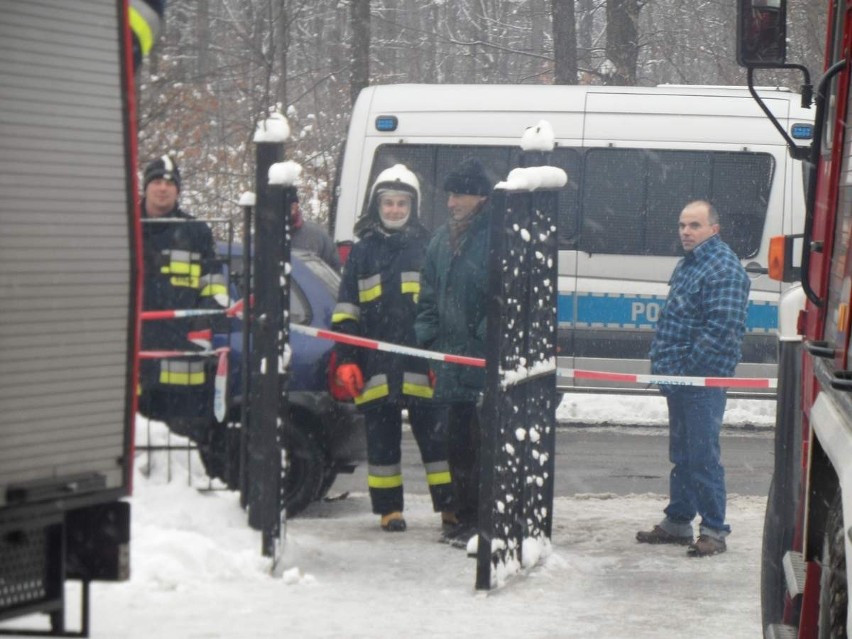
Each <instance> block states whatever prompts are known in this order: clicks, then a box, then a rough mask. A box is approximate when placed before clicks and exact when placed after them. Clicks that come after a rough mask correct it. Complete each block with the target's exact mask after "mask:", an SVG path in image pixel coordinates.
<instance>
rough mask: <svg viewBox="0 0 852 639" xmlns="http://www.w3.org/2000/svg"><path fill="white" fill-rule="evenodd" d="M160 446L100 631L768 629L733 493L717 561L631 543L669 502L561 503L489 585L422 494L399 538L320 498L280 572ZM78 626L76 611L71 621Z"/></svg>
mask: <svg viewBox="0 0 852 639" xmlns="http://www.w3.org/2000/svg"><path fill="white" fill-rule="evenodd" d="M772 412H773V405H772V404H771V403H769V402H758V401H755V402H744V401H739V402H731V405H730V410H729V412H728V420H727V421H728V423H729V424H734V425H743V424H751V425H754V426H756V427H769V426H771V424H772V423H773V419H774V418H773V415H772ZM559 416H560V418H562V419H565V420H571V421H579V422H583V423H608V424H628V423H637V422H638V423H641V424H645V425H649V426H654V425H662V424H665V406H664V404H663V403H661V400H660V398H626V397H619V398H618V399H617V400H613V401H601V396H588V395H586V396H583V395H570V396H568V397H566V399H565V401H563V404H562V406H561V407H560V409H559ZM163 455H164V454H163V453H157V454H155V457H154V458H153V460H152V463H151V464H150V467H149V464H148V461H149V460H147V459H146V458H145V455H140V456H139V458H138V459H137V463H136V478H135V489H134V496H133V536H132V572H133V575H132V578H131V580H130V581H129V582H126V583H118V584H96V585H94V587H93V593H92V595H93V596H92V637H95V638H102V639H113V638H119V637H121V638H126V639H136V638H139V639H142V638H144V639H150V638H151V637H156V638H157V639H187V638H198V639H202V638H203V639H208V638H210V639H213V638H224V637H228V638H231V637H246V638H252V639H263V638H266V637H269V638H273V637H274V638H276V639H281V638H283V637H288V638H290V637H292V638H302V637H307V638H314V637H317V638H319V637H334V638H336V639H337V638H352V639H355V638H368V637H369V638H371V639H373V638H383V637H394V638H417V637H424V638H425V637H428V638H429V639H434V638H436V637H437V638H442V637H481V638H483V639H485V638H487V639H499V638H502V637H513V638H515V637H525V638H528V639H534V638H541V639H545V638H546V639H557V638H564V639H569V638H572V639H573V638H577V639H580V638H582V639H587V638H589V637H604V638H610V639H620V638H623V639H643V638H669V637H680V636H687V635H694V636H699V637H702V638H703V639H714V638H719V639H721V638H723V637H724V638H726V639H730V638H738V637H742V638H745V637H749V638H752V637H759V636H761V630H760V603H759V590H758V586H759V557H760V538H761V526H762V519H763V510H764V499H763V498H762V497H751V496H738V495H730V499H729V510H728V514H729V517H728V518H729V521H730V523H731V524H732V526H733V528H734V531H735V532H734V534H733V535H732V536H731V538H730V540H729V541H730V544H729V550H728V552H727V553H725V554H723V555H719V556H717V557H712V558H708V559H690V558H687V557H686V556H685V552H684V549H683V548H682V547H648V546H640V545H638V544H637V543H636V542H635V541H634V534H635V531H636V530H637V529H639V528H643V527H646V526H648V524H649V523H651V522H654V521H656V520H657V519H659V516H660V511H661V509H662V507H663V506H664V505H665V501H666V497H665V495H655V494H643V495H629V496H614V495H610V494H594V495H592V494H577V495H572V496H567V497H558V498H557V499H556V500H555V504H554V527H553V538H552V542H553V545H552V552H551V554H550V555H549V556H548V557H547V558H546V559H545V560H544V561H543V562H542V564H541V565H540V566H538V567H536V568H535V569H533V570H531V571H529V572H528V573H526V574H524V575H521V576H518V577H515V578H513V579H512V580H510V581H509V582H508V583H507V584H506V585H505V586H504V587H503V588H501V589H498V590H496V591H493V592H491V593H488V594H485V593H482V592H477V591H476V590H475V589H474V587H473V586H474V577H475V561H474V560H473V559H469V558H467V557H466V555H465V553H464V551H461V550H458V549H455V548H451V547H449V546H446V545H443V544H439V543H437V538H438V534H439V522H438V517H437V515H435V514H434V513H432V512H431V508H430V505H429V503H428V498H427V497H426V496H425V495H407V496H406V519H407V521H408V524H409V529H408V531H407V532H406V533H404V534H395V535H391V534H387V533H383V532H381V531H380V530H379V529H378V526H377V523H376V517H375V516H374V515H372V514H371V513H370V507H369V499H368V496H367V494H366V491H364V492H360V493H354V494H350V495H349V497H348V498H347V499H345V500H340V501H330V502H325V503H318V504H316V505H315V506H313V507H311V508H310V509H308V511H306V513H305V514H304V515H303V516H302V517H299V518H297V519H293V520H292V521H290V522H289V523H288V527H287V543H286V556H285V559H286V562H285V564H286V567H287V569H286V571H285V572H284V574H283V576H282V577H280V578H275V577H272V576H270V574H269V568H270V565H269V561H268V560H267V559H265V558H263V557H262V556H261V554H260V534H259V533H257V532H254V531H252V530H250V529H249V528H248V526H247V525H246V515H245V513H244V512H243V511H242V510H241V509H240V508H239V503H238V497H237V495H235V494H232V493H229V492H226V491H213V492H201V491H199V490H198V489H197V488H195V487H193V486H190V485H188V482H187V471H186V470H185V468H186V467H185V465H184V464H185V461H184V460H183V456H178V459H173V465H172V466H171V474H172V479H171V481H169V480H168V477H167V475H168V470H169V469H168V467H167V464H166V463H165V460H164V459H163ZM192 467H193V468H196V469H199V468H200V463H194V464H192ZM557 471H558V469H557ZM146 473H147V476H146ZM193 483H196V485H199V486H200V485H203V483H204V482H203V481H202V480H201V478H200V477H199V476H195V478H194V480H193ZM75 588H76V586H73V585H72V586H70V587H69V589H68V591H69V592H68V597H69V608H70V609H71V610H70V612H72V613H73V612H76V611H75V610H74V605H75V604H74V603H73V602H75V601H76V600H77V598H78V593H77V592H76V589H75ZM24 623H26V624H28V625H32V626H34V625H42V627H43V624H44V622H43V619H41V618H38V617H34V618H28V619H26V620H22V619H17V620H13V621H12V622H10V623H7V624H4V625H5V626H8V625H13V626H15V627H21V626H22V625H24ZM76 623H77V620H76V619H75V618H74V616H73V615H72V614H69V627H70V628H74V627H76ZM0 627H3V625H0Z"/></svg>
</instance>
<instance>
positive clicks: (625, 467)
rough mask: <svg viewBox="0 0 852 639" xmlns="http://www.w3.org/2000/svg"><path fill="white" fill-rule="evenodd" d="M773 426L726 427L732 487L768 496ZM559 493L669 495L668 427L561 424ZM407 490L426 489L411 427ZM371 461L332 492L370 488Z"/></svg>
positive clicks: (735, 490)
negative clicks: (768, 428)
mask: <svg viewBox="0 0 852 639" xmlns="http://www.w3.org/2000/svg"><path fill="white" fill-rule="evenodd" d="M772 438H773V433H772V431H756V432H755V431H742V430H737V429H726V431H725V432H724V434H723V437H722V462H723V464H724V465H725V471H726V477H727V485H728V492H729V493H735V494H740V495H766V494H767V491H768V490H769V481H770V478H771V474H772V464H773V452H772V448H773V440H772ZM555 463H556V486H555V494H556V495H557V496H566V495H574V494H577V493H592V494H599V493H614V494H617V495H629V494H644V493H654V494H660V495H666V494H668V475H669V470H670V468H671V464H670V463H669V461H668V436H667V434H666V432H665V430H663V429H647V428H631V427H625V426H618V427H613V428H600V427H598V428H585V427H560V428H559V430H558V431H557V436H556V462H555ZM403 477H404V478H405V490H406V491H411V492H413V493H414V494H418V493H424V494H425V493H426V492H427V488H426V483H425V480H424V476H423V467H422V465H421V464H420V461H419V456H418V451H417V446H416V444H415V443H414V439H413V437H412V435H411V433H410V431H409V430H408V429H406V432H405V433H404V434H403ZM366 485H367V480H366V465H365V464H364V465H361V466H359V467H358V468H357V469H356V471H355V473H354V474H353V475H341V476H339V477H338V479H337V481H336V482H335V484H334V486H333V487H332V489H331V492H330V494H329V496H333V495H335V494H339V493H342V492H345V491H357V492H363V491H364V490H366Z"/></svg>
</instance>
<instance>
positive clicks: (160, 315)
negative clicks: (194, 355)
mask: <svg viewBox="0 0 852 639" xmlns="http://www.w3.org/2000/svg"><path fill="white" fill-rule="evenodd" d="M242 314H243V300H237V301H236V302H234V304H232V305H231V306H229V307H228V308H190V309H167V310H160V311H142V312H141V313H140V314H139V316H140V318H141V319H142V321H143V322H144V321H150V320H168V319H184V318H186V317H205V316H207V315H224V316H225V317H237V316H242Z"/></svg>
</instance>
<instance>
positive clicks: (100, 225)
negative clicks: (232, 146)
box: [0, 0, 141, 636]
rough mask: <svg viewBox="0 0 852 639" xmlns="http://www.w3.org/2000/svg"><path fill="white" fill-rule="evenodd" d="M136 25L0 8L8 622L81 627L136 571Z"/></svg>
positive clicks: (55, 631) (81, 12) (80, 9)
mask: <svg viewBox="0 0 852 639" xmlns="http://www.w3.org/2000/svg"><path fill="white" fill-rule="evenodd" d="M132 19H133V17H132V15H131V16H128V8H127V0H123V1H121V0H80V1H79V2H66V1H65V0H40V1H39V2H3V3H0V634H16V635H17V634H26V635H33V634H47V635H53V636H72V635H79V636H88V632H89V614H88V610H89V607H88V602H89V584H90V583H91V582H92V581H95V580H109V581H112V580H121V579H127V578H128V575H129V540H130V504H129V503H128V502H127V501H126V499H125V498H126V497H127V496H128V495H129V494H130V490H131V472H132V453H133V450H132V442H133V420H134V416H135V412H136V405H135V397H136V376H137V365H136V361H137V355H136V353H137V350H138V337H137V336H138V318H139V306H140V286H139V278H140V273H141V262H140V260H139V255H140V252H139V248H138V247H139V237H140V233H139V215H138V205H137V203H136V193H137V186H136V169H135V156H136V149H135V144H136V142H135V140H136V134H135V129H134V116H133V91H132V87H133V84H132V80H133V61H132V59H133V55H132V49H133V42H132V39H131V36H130V31H129V29H128V26H127V25H128V21H129V20H132ZM68 580H74V581H79V582H80V584H81V587H80V588H77V589H74V588H69V592H70V593H71V594H70V595H68V597H67V600H68V601H73V602H75V604H76V602H77V601H79V602H80V604H79V605H80V609H81V612H80V615H79V620H80V621H79V630H78V631H71V630H68V629H66V622H65V609H66V592H65V587H66V582H67V581H68ZM28 617H33V619H32V620H30V619H29V618H28ZM25 618H27V619H25ZM13 619H14V621H12V620H13ZM21 624H24V625H25V627H24V628H18V627H12V626H19V625H21Z"/></svg>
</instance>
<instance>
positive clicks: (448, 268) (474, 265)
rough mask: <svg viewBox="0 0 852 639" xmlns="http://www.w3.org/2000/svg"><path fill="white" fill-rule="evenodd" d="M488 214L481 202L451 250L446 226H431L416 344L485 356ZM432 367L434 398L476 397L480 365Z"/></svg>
mask: <svg viewBox="0 0 852 639" xmlns="http://www.w3.org/2000/svg"><path fill="white" fill-rule="evenodd" d="M488 219H489V217H488V209H487V205H486V208H485V209H484V210H482V211H480V212H479V213H477V214H476V218H475V219H474V220H473V222H472V223H471V225H470V227H469V228H468V229H467V231H465V234H464V235H463V236H462V238H461V239H460V242H459V244H458V247H457V248H456V250H455V251H453V250H452V248H451V246H450V236H449V226H448V225H444V226H442V227H441V228H439V229H438V230H437V231H435V235H434V237H433V238H432V241H431V242H430V243H429V248H428V250H427V251H426V261H425V262H424V264H423V272H422V274H421V281H420V301H419V304H418V311H417V320H416V322H415V331H416V334H417V342H418V344H420V345H421V346H424V347H426V348H429V349H431V350H433V351H439V352H442V353H451V354H454V355H466V356H469V357H484V356H485V328H486V296H487V288H488ZM433 369H434V371H435V374H436V383H435V400H436V401H441V402H448V403H455V402H472V401H476V399H477V398H478V396H479V393H480V392H481V391H482V389H483V388H484V387H485V369H484V368H477V367H471V366H461V365H459V364H447V363H439V364H436V365H433Z"/></svg>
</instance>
